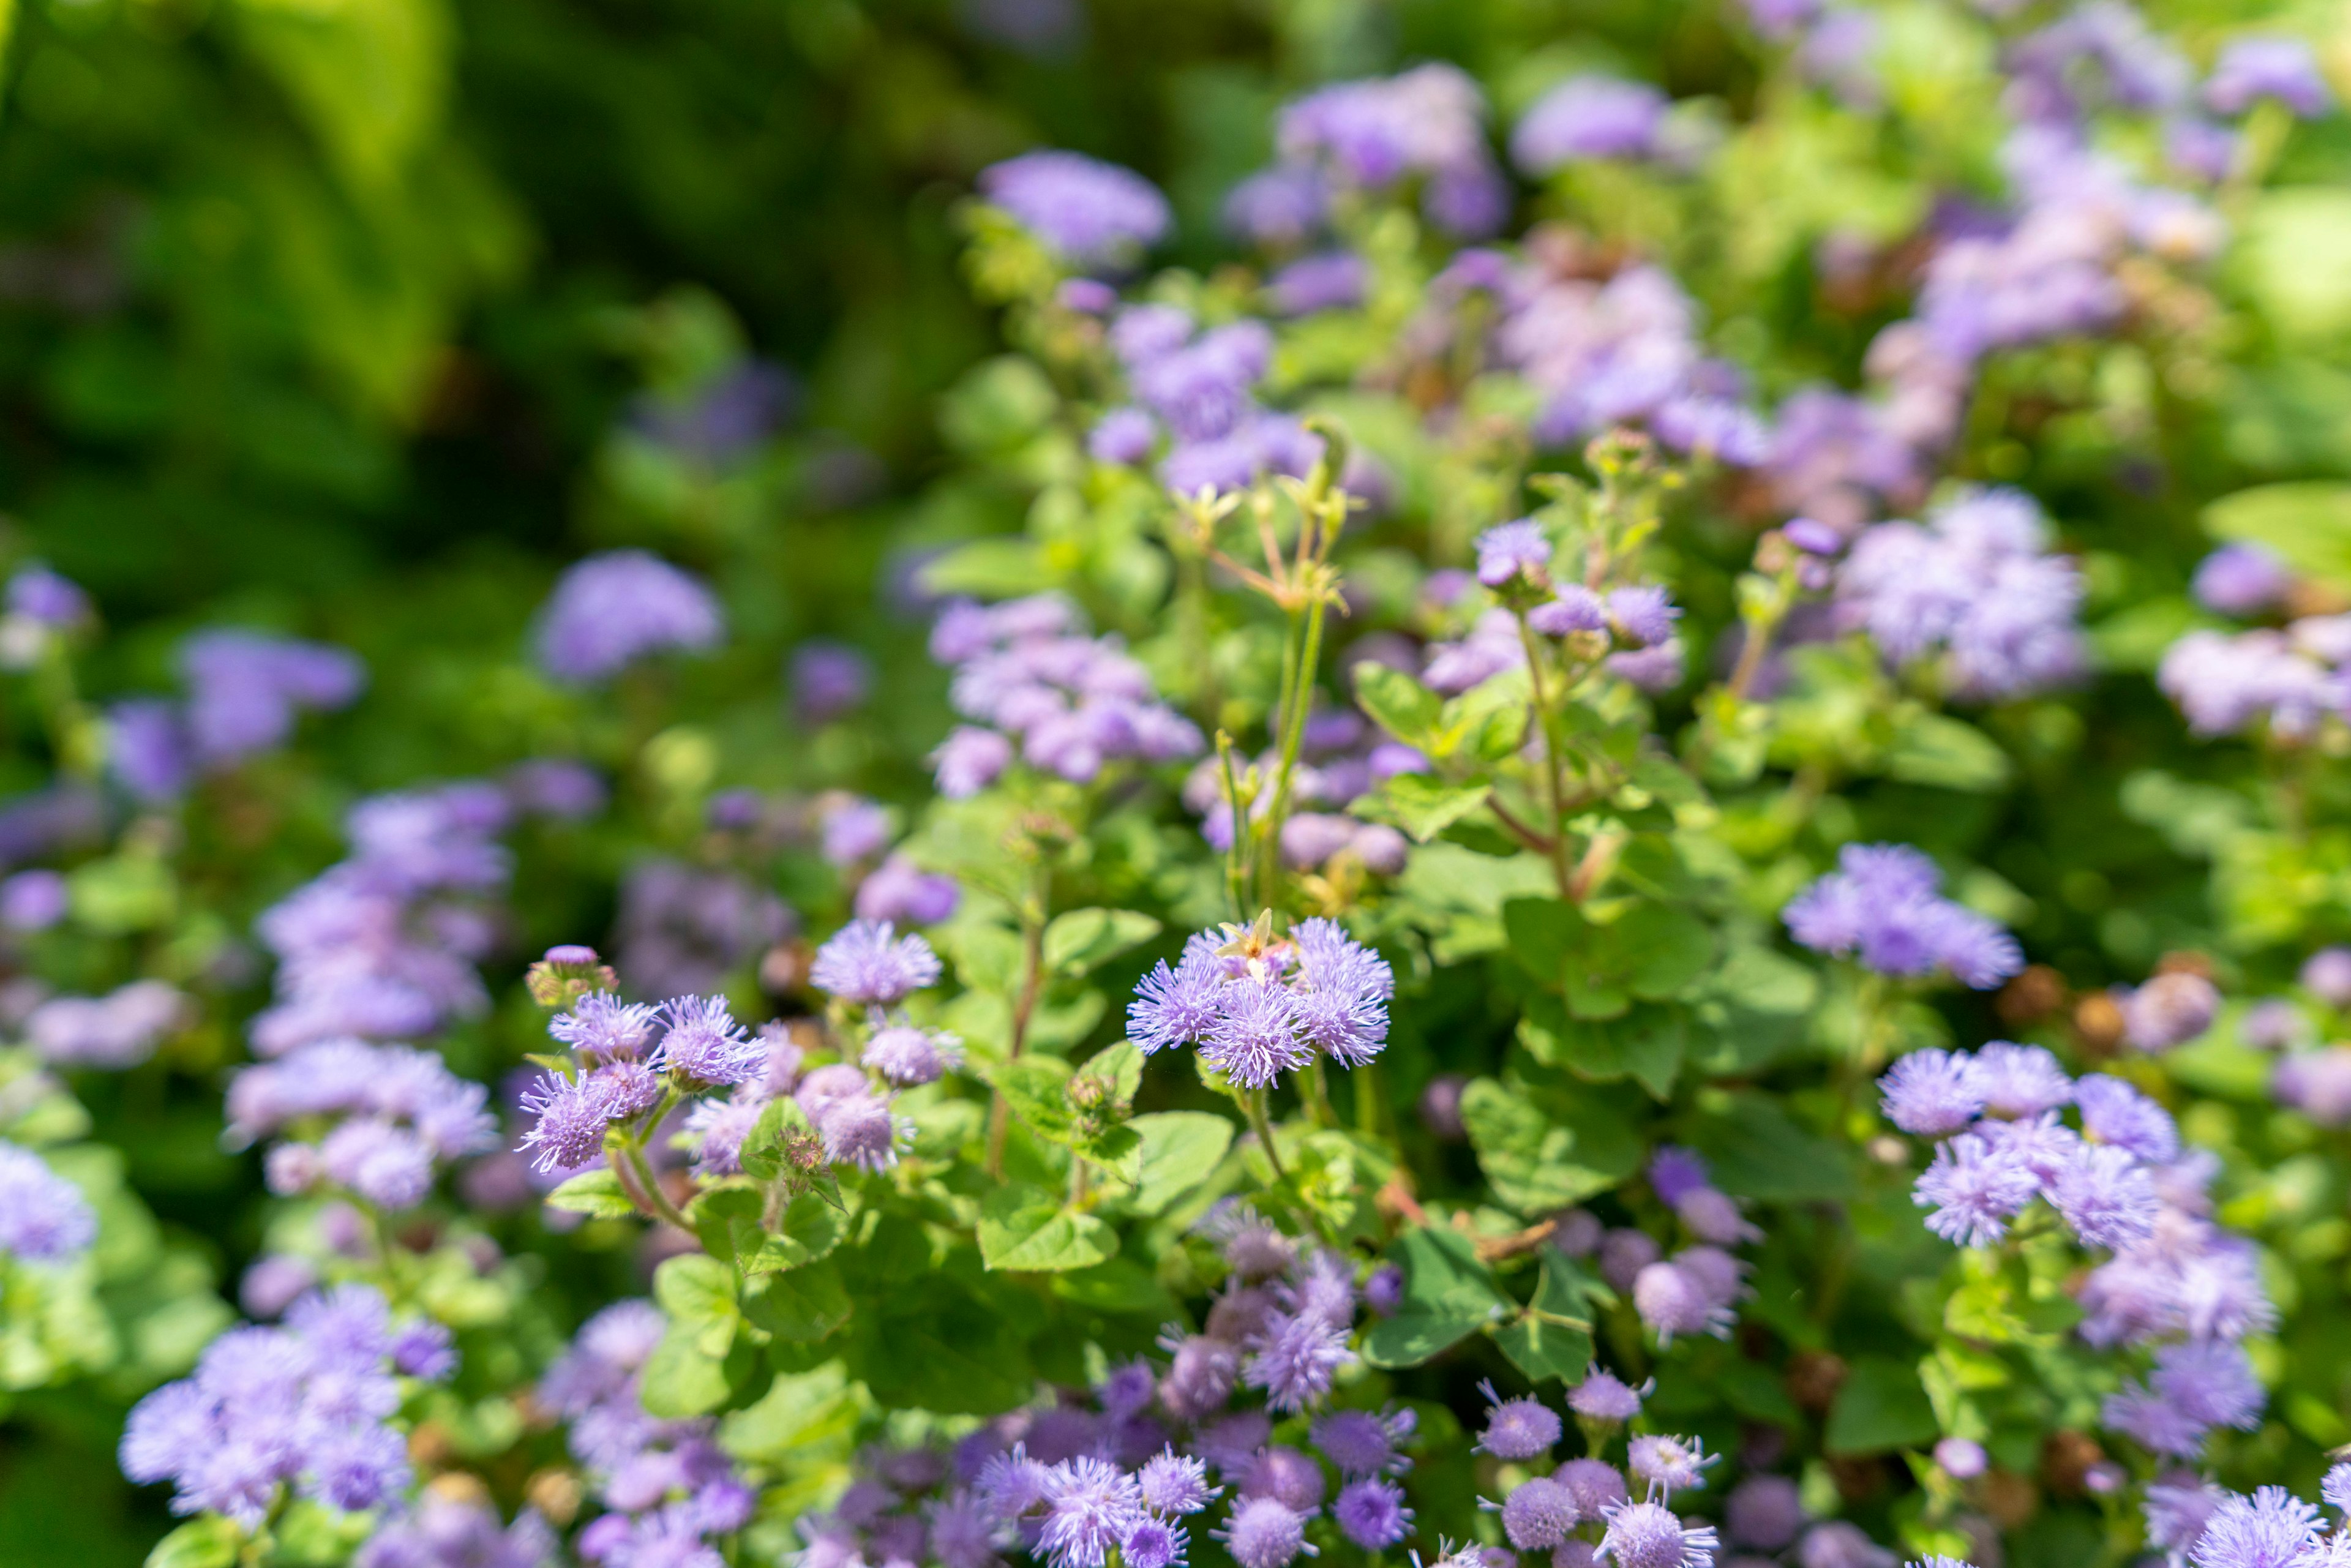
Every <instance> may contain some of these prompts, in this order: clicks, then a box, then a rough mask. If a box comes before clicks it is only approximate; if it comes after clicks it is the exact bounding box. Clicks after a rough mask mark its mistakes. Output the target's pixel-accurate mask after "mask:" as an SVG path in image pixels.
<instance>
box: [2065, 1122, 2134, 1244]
mask: <svg viewBox="0 0 2351 1568" xmlns="http://www.w3.org/2000/svg"><path fill="white" fill-rule="evenodd" d="M2049 1201H2050V1202H2051V1203H2053V1204H2054V1205H2055V1206H2056V1208H2057V1212H2058V1213H2059V1214H2061V1215H2063V1216H2064V1218H2065V1223H2066V1224H2067V1225H2069V1226H2071V1227H2072V1228H2073V1230H2074V1235H2075V1236H2077V1237H2079V1238H2081V1240H2082V1244H2083V1245H2084V1246H2085V1247H2107V1248H2120V1247H2122V1246H2125V1245H2126V1244H2127V1243H2129V1242H2132V1241H2136V1240H2138V1239H2140V1238H2141V1237H2144V1236H2146V1235H2147V1233H2148V1232H2149V1231H2151V1230H2152V1229H2154V1228H2155V1220H2156V1215H2157V1213H2158V1208H2159V1205H2158V1203H2157V1201H2156V1193H2155V1182H2154V1179H2153V1178H2152V1177H2150V1176H2148V1175H2147V1167H2146V1166H2142V1165H2140V1164H2139V1162H2138V1160H2137V1157H2136V1156H2135V1155H2132V1154H2131V1153H2130V1151H2129V1150H2127V1149H2119V1148H2116V1147H2115V1146H2114V1145H2111V1144H2085V1145H2082V1146H2081V1147H2080V1148H2079V1149H2077V1150H2075V1151H2074V1157H2073V1158H2072V1159H2070V1160H2068V1161H2066V1162H2065V1164H2064V1166H2060V1167H2059V1169H2058V1173H2057V1179H2056V1181H2055V1182H2053V1183H2052V1184H2051V1186H2050V1191H2049Z"/></svg>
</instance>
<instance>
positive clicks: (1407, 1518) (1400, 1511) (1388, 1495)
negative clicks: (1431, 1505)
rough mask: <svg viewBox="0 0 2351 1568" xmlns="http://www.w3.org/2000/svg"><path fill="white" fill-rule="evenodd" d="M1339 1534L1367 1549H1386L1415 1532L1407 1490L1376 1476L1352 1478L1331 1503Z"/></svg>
mask: <svg viewBox="0 0 2351 1568" xmlns="http://www.w3.org/2000/svg"><path fill="white" fill-rule="evenodd" d="M1331 1517H1332V1520H1333V1521H1336V1522H1337V1524H1338V1526H1339V1533H1340V1534H1342V1535H1343V1536H1345V1537H1346V1538H1347V1539H1348V1540H1349V1541H1352V1542H1354V1543H1355V1544H1356V1545H1357V1546H1360V1547H1362V1548H1363V1549H1364V1551H1366V1552H1384V1551H1385V1550H1386V1549H1387V1548H1389V1547H1391V1546H1394V1545H1395V1544H1396V1543H1397V1542H1400V1541H1402V1540H1404V1538H1405V1536H1406V1535H1409V1534H1410V1533H1411V1532H1412V1510H1411V1509H1409V1508H1406V1507H1405V1501H1404V1489H1403V1488H1402V1487H1400V1486H1398V1485H1396V1484H1395V1482H1394V1481H1391V1480H1384V1479H1380V1478H1378V1477H1376V1476H1374V1477H1366V1478H1365V1479H1362V1480H1356V1481H1349V1482H1348V1483H1347V1484H1346V1485H1345V1486H1343V1487H1341V1488H1340V1489H1339V1495H1338V1497H1337V1499H1336V1500H1333V1501H1332V1504H1331Z"/></svg>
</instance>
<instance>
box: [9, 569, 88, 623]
mask: <svg viewBox="0 0 2351 1568" xmlns="http://www.w3.org/2000/svg"><path fill="white" fill-rule="evenodd" d="M8 613H9V614H11V615H17V616H22V617H23V618H24V619H26V620H27V621H30V622H36V623H37V624H38V625H41V626H45V627H47V628H48V629H49V630H50V631H53V632H70V631H72V630H73V629H74V628H75V627H77V626H79V625H81V624H82V623H83V622H87V621H89V619H90V617H91V613H92V612H91V610H90V603H89V594H87V593H85V592H83V591H82V590H81V587H80V585H79V584H78V583H76V582H75V581H74V580H72V579H70V578H66V577H60V576H58V575H57V573H56V572H54V571H51V570H49V569H48V568H47V566H46V565H44V564H42V563H41V562H39V561H30V562H27V563H26V565H24V566H22V567H19V568H18V569H17V570H16V576H14V577H12V578H10V579H9V580H8Z"/></svg>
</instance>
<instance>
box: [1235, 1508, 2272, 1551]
mask: <svg viewBox="0 0 2351 1568" xmlns="http://www.w3.org/2000/svg"><path fill="white" fill-rule="evenodd" d="M1208 1533H1209V1534H1210V1535H1212V1536H1214V1537H1215V1538H1216V1539H1217V1540H1218V1541H1221V1542H1224V1543H1225V1550H1226V1551H1228V1552H1231V1553H1232V1557H1233V1561H1234V1562H1235V1563H1238V1564H1240V1568H1289V1564H1290V1563H1292V1562H1294V1561H1295V1560H1296V1559H1297V1557H1298V1554H1299V1553H1300V1552H1304V1553H1306V1555H1308V1556H1309V1557H1313V1556H1318V1555H1320V1553H1318V1552H1316V1551H1315V1549H1314V1548H1313V1547H1311V1546H1310V1545H1308V1544H1307V1543H1306V1516H1305V1515H1304V1514H1302V1513H1299V1512H1296V1511H1293V1510H1291V1509H1289V1508H1285V1507H1283V1506H1282V1505H1281V1504H1280V1503H1279V1502H1277V1501H1275V1500H1273V1499H1271V1498H1270V1497H1253V1498H1246V1499H1243V1500H1241V1501H1240V1502H1238V1503H1236V1504H1235V1505H1234V1506H1233V1511H1232V1513H1231V1515H1230V1516H1229V1517H1228V1519H1227V1520H1226V1521H1225V1525H1224V1528H1223V1529H1221V1530H1212V1531H1209V1532H1208ZM2199 1568H2203V1565H2199ZM2211 1568H2233V1565H2223V1564H2214V1565H2211ZM2262 1568H2267V1565H2266V1564H2263V1565H2262Z"/></svg>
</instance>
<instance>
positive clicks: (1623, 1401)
mask: <svg viewBox="0 0 2351 1568" xmlns="http://www.w3.org/2000/svg"><path fill="white" fill-rule="evenodd" d="M1652 1386H1653V1385H1651V1384H1648V1383H1644V1384H1643V1385H1641V1386H1640V1387H1638V1388H1635V1387H1633V1386H1632V1385H1629V1384H1627V1383H1626V1382H1625V1380H1624V1379H1622V1378H1620V1377H1618V1376H1617V1375H1615V1374H1614V1373H1612V1372H1610V1371H1608V1370H1607V1369H1606V1368H1605V1367H1601V1366H1594V1367H1593V1368H1592V1370H1591V1371H1589V1372H1587V1373H1585V1374H1584V1376H1583V1382H1581V1383H1579V1384H1577V1385H1575V1386H1574V1387H1573V1388H1571V1389H1569V1390H1568V1394H1567V1407H1568V1408H1569V1409H1571V1410H1573V1411H1574V1412H1575V1413H1576V1414H1577V1415H1578V1416H1583V1418H1584V1419H1585V1420H1587V1421H1630V1420H1631V1419H1632V1418H1633V1417H1634V1416H1638V1415H1639V1414H1640V1413H1641V1400H1642V1397H1643V1396H1644V1395H1646V1393H1647V1392H1648V1390H1649V1389H1650V1388H1651V1387H1652Z"/></svg>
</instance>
